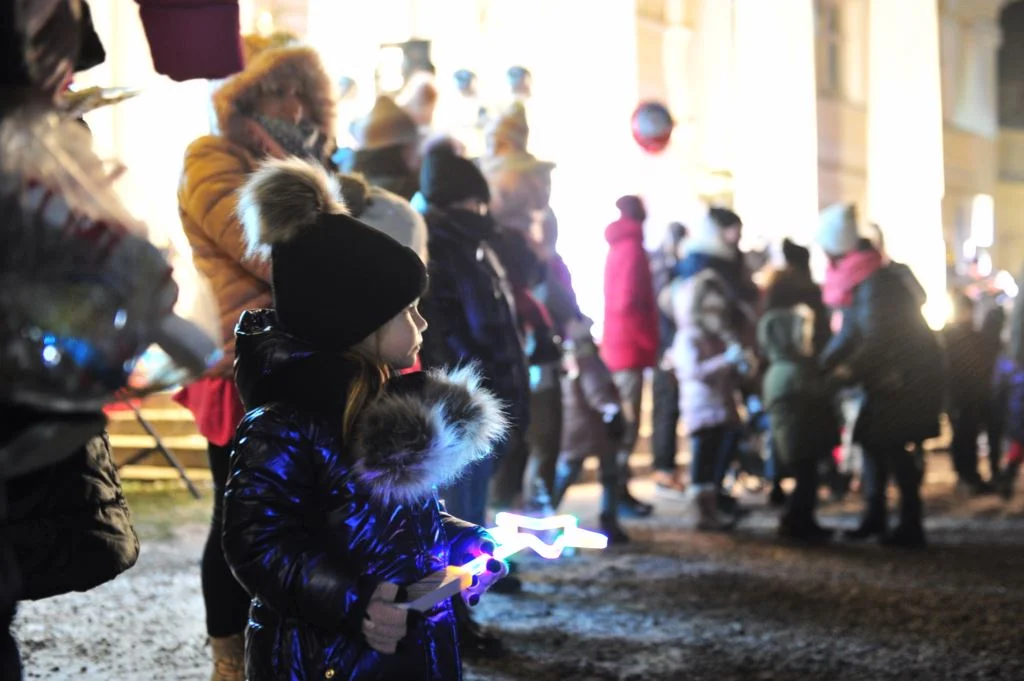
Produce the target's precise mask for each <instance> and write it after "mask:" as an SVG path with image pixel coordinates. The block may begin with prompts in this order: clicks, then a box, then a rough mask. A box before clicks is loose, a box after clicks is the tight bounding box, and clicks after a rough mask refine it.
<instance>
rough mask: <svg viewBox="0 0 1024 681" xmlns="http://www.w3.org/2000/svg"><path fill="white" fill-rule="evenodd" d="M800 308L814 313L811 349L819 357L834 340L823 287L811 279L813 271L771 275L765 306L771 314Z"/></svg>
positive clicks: (790, 269)
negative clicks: (776, 311)
mask: <svg viewBox="0 0 1024 681" xmlns="http://www.w3.org/2000/svg"><path fill="white" fill-rule="evenodd" d="M797 305H806V306H807V307H808V308H809V309H810V311H811V312H812V313H813V314H814V321H813V322H812V323H813V331H814V340H813V343H812V348H813V350H814V356H815V357H817V356H819V355H820V354H821V352H822V351H823V350H824V349H825V347H826V346H827V345H828V342H829V340H831V339H832V328H831V318H832V317H831V314H830V313H829V310H828V307H826V306H825V302H824V301H823V300H822V297H821V287H820V286H818V285H817V284H815V283H814V280H813V279H811V273H810V271H808V270H804V269H800V268H796V267H793V266H788V267H785V268H783V269H781V270H779V271H777V272H776V273H775V274H774V276H772V279H771V281H770V282H769V283H768V286H767V287H766V288H765V291H764V299H763V301H762V306H763V308H764V311H765V312H769V311H771V310H789V309H792V308H794V307H796V306H797Z"/></svg>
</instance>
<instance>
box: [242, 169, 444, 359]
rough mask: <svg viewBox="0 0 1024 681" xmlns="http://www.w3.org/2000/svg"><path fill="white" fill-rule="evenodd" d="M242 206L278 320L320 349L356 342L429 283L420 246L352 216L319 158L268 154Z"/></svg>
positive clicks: (252, 251)
mask: <svg viewBox="0 0 1024 681" xmlns="http://www.w3.org/2000/svg"><path fill="white" fill-rule="evenodd" d="M238 210H239V215H240V216H241V219H242V222H243V224H244V226H245V235H246V240H247V242H248V244H249V250H250V254H251V255H254V256H255V255H261V256H263V257H266V256H267V254H268V253H269V256H270V264H271V270H272V273H271V285H272V287H273V293H274V308H275V309H276V311H277V319H278V322H279V323H280V324H281V327H282V328H283V329H284V330H285V331H286V332H288V333H289V334H291V335H293V336H295V337H297V338H300V339H302V340H304V341H306V342H308V343H310V344H311V345H313V346H314V347H316V348H318V349H321V350H329V351H341V350H345V349H348V348H351V347H352V346H354V345H356V344H358V343H359V342H360V341H362V340H364V339H365V338H367V337H369V336H370V335H371V334H373V332H375V331H377V330H378V329H380V328H381V327H382V326H384V325H385V324H386V323H387V322H388V321H390V320H391V319H392V318H393V317H394V316H395V315H397V314H398V313H399V312H401V311H402V310H403V309H405V308H406V307H408V306H409V305H411V304H412V303H413V302H414V301H415V300H416V299H417V298H419V297H420V296H421V295H422V294H423V291H424V290H425V289H426V286H427V272H426V268H425V267H424V265H423V261H422V260H420V257H419V256H418V255H417V254H416V252H415V251H413V250H412V249H409V248H406V247H405V246H403V245H401V244H400V243H398V242H397V241H395V240H394V239H392V238H391V237H389V236H387V235H386V234H384V233H382V232H380V231H378V230H376V229H374V228H372V227H370V226H368V225H366V224H364V223H362V222H360V221H359V220H356V219H355V218H353V217H352V216H351V215H349V214H348V212H347V211H346V209H345V206H344V204H343V203H342V200H341V198H340V190H339V189H338V186H337V182H336V181H334V180H333V179H332V178H331V177H330V176H329V175H328V174H327V171H325V170H324V169H323V168H322V167H320V166H318V165H313V164H310V163H307V162H305V161H302V160H300V159H297V158H290V159H285V160H271V161H268V162H267V163H265V164H264V165H263V167H262V168H260V169H259V170H258V171H257V172H255V173H253V175H252V176H250V178H249V180H248V181H247V182H246V184H245V186H244V187H243V188H242V190H241V193H240V197H239V203H238Z"/></svg>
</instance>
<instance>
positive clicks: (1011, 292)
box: [994, 270, 1020, 298]
mask: <svg viewBox="0 0 1024 681" xmlns="http://www.w3.org/2000/svg"><path fill="white" fill-rule="evenodd" d="M994 282H995V285H996V286H997V287H998V288H999V289H1001V290H1002V291H1005V292H1006V295H1008V296H1010V297H1011V298H1016V297H1017V294H1018V293H1019V292H1020V289H1019V288H1018V286H1017V281H1016V280H1015V279H1014V278H1013V275H1012V274H1010V273H1009V272H1007V271H1006V270H999V271H998V272H996V276H995V279H994Z"/></svg>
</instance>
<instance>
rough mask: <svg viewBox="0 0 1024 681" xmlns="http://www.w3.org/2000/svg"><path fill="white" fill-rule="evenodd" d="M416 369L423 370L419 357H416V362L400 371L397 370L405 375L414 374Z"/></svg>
mask: <svg viewBox="0 0 1024 681" xmlns="http://www.w3.org/2000/svg"><path fill="white" fill-rule="evenodd" d="M418 371H423V364H422V363H421V362H420V358H419V357H417V358H416V363H415V364H413V365H412V366H411V367H409V368H408V369H404V370H402V371H399V372H398V373H400V374H402V375H403V376H405V375H406V374H415V373H416V372H418Z"/></svg>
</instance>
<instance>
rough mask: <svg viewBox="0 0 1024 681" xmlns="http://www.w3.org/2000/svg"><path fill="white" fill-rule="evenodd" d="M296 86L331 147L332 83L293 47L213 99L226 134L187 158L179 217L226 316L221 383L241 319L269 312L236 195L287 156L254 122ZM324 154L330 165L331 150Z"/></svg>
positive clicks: (266, 287)
mask: <svg viewBox="0 0 1024 681" xmlns="http://www.w3.org/2000/svg"><path fill="white" fill-rule="evenodd" d="M292 82H295V83H299V84H300V85H301V88H302V91H303V93H304V96H305V97H306V99H307V100H308V101H309V102H310V112H309V113H310V118H311V120H312V122H313V123H314V124H315V125H316V126H317V127H319V128H320V129H321V130H323V132H324V140H331V139H333V130H334V104H333V100H332V99H331V95H330V92H331V82H330V78H329V77H328V75H327V73H326V72H325V71H324V69H323V66H322V65H321V63H320V58H319V57H318V56H317V54H316V52H315V51H313V50H311V49H309V48H305V47H288V48H278V49H268V50H265V51H263V52H260V53H258V54H257V55H256V56H255V57H253V58H252V60H251V61H250V62H249V63H248V64H247V65H246V68H245V70H244V71H243V72H241V73H239V74H237V75H235V76H233V77H232V78H231V79H229V80H228V81H227V82H226V83H224V85H222V86H221V87H220V88H219V89H218V90H217V91H216V92H215V93H214V95H213V105H214V109H215V111H216V114H217V125H218V128H219V131H220V132H219V134H217V135H205V136H203V137H200V138H199V139H197V140H195V141H194V142H192V144H190V145H189V146H188V149H187V150H186V151H185V166H184V173H183V174H182V178H181V184H180V186H179V187H178V213H179V215H180V217H181V225H182V229H183V230H184V231H185V236H186V237H187V238H188V242H189V246H191V248H192V262H193V264H194V265H195V267H196V269H197V270H198V271H199V273H200V274H202V275H203V276H204V277H205V278H206V279H207V280H208V281H209V283H210V286H211V288H212V290H213V295H214V297H215V298H216V300H217V305H218V308H219V310H220V321H221V333H222V336H221V338H222V340H223V341H224V347H223V350H224V359H223V361H221V362H220V363H219V364H218V365H217V367H216V368H215V369H214V373H215V374H216V375H219V376H225V377H228V376H230V375H231V364H232V361H233V360H234V354H235V342H234V341H235V337H234V329H235V324H237V323H238V318H239V316H240V315H241V314H242V312H244V311H245V310H250V309H257V308H262V307H269V306H270V304H271V295H270V265H269V263H267V262H263V261H260V260H256V259H253V258H252V257H250V256H249V255H248V254H247V253H246V249H245V239H244V237H243V236H242V225H241V223H240V222H239V219H238V216H237V215H236V210H237V206H238V200H237V193H238V190H239V189H241V187H242V185H244V184H245V180H246V178H247V177H248V175H249V174H250V173H252V172H254V171H255V170H256V168H257V167H258V166H259V163H260V162H261V161H262V160H263V159H266V158H274V157H277V158H283V157H284V156H286V155H287V154H286V152H285V151H284V150H283V149H282V148H281V147H280V146H279V145H278V144H277V143H276V142H275V141H274V140H273V138H272V137H271V136H270V135H269V133H267V132H266V131H265V130H263V129H262V128H261V127H260V126H259V124H257V123H256V122H255V121H254V120H253V119H252V118H251V116H252V114H253V111H254V109H253V107H254V105H255V102H256V100H257V98H258V97H259V96H260V93H261V92H264V91H266V90H268V89H271V90H272V89H273V88H274V87H276V86H279V85H282V84H285V83H292ZM322 152H323V153H322V156H323V157H324V158H326V154H327V149H326V148H325V149H323V150H322Z"/></svg>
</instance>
